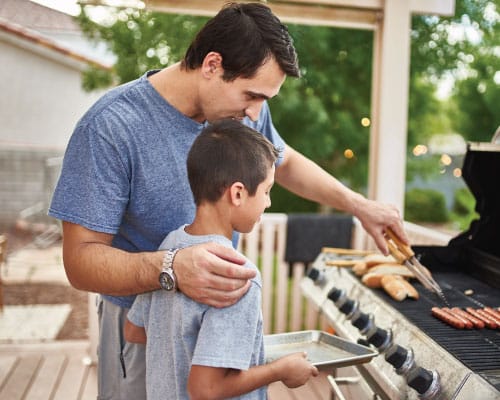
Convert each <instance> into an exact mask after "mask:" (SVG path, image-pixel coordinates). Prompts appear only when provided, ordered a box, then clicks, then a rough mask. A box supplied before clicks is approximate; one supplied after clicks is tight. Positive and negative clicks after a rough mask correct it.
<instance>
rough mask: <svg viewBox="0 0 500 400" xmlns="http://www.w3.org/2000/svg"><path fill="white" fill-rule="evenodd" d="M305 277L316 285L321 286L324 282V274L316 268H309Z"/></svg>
mask: <svg viewBox="0 0 500 400" xmlns="http://www.w3.org/2000/svg"><path fill="white" fill-rule="evenodd" d="M307 277H308V278H309V279H311V280H312V281H313V282H314V283H315V284H316V285H318V286H323V285H324V284H325V283H326V279H325V275H324V274H323V272H322V271H320V270H319V269H317V268H311V269H310V270H309V272H308V273H307Z"/></svg>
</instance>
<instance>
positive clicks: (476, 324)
mask: <svg viewBox="0 0 500 400" xmlns="http://www.w3.org/2000/svg"><path fill="white" fill-rule="evenodd" d="M451 311H453V313H454V314H456V315H460V316H461V317H462V318H466V319H468V320H469V321H470V322H472V323H473V324H474V328H476V329H483V328H484V322H483V321H481V320H480V319H478V318H476V317H474V316H473V315H472V314H469V313H468V312H467V311H464V310H462V309H461V308H459V307H453V308H452V309H451Z"/></svg>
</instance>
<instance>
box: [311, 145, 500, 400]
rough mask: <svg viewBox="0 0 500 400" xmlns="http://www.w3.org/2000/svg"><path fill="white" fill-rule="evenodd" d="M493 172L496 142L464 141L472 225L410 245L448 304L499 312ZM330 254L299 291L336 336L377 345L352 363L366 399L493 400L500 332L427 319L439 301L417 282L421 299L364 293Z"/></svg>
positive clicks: (497, 167) (498, 170)
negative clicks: (439, 241)
mask: <svg viewBox="0 0 500 400" xmlns="http://www.w3.org/2000/svg"><path fill="white" fill-rule="evenodd" d="M499 175H500V146H498V145H496V146H495V145H491V144H480V145H477V144H476V145H470V146H469V149H468V153H467V155H466V158H465V161H464V168H463V176H464V179H465V180H466V182H467V184H468V185H469V187H470V188H471V191H472V193H473V194H474V195H475V197H476V200H477V207H476V210H477V211H478V213H479V214H480V216H481V217H480V219H479V220H478V221H475V222H474V223H473V224H472V225H471V227H470V229H469V230H468V231H467V232H464V233H463V234H461V235H459V236H458V237H457V238H455V239H453V240H452V241H450V243H449V245H448V246H445V247H432V246H428V247H414V248H413V250H414V251H415V253H416V255H417V257H419V258H420V261H421V262H422V264H423V265H425V266H427V267H428V268H429V269H430V270H431V271H432V273H433V276H434V279H435V280H436V281H437V282H438V283H439V285H440V286H441V288H442V289H443V291H444V294H445V296H446V298H447V299H448V302H449V303H451V304H452V306H457V307H475V308H477V307H478V306H490V307H498V306H500V246H499V245H500V229H499V227H500V189H499V187H498V184H496V182H498V181H499V180H500V176H499ZM493 182H495V183H493ZM335 257H336V255H335V254H332V253H330V252H329V253H322V254H320V255H319V256H318V257H317V259H316V260H315V262H314V263H313V265H312V267H311V269H310V270H309V274H308V277H306V278H304V279H303V281H302V283H301V289H302V292H303V294H304V295H305V296H306V297H307V298H309V299H310V300H311V301H312V302H313V304H315V305H316V306H317V308H318V310H319V312H320V313H322V314H323V315H324V316H325V317H326V319H327V320H328V321H329V322H330V323H331V325H332V326H333V328H334V329H335V331H336V333H337V334H338V335H339V336H341V337H343V338H346V339H349V340H352V341H361V342H364V343H368V344H369V345H371V346H373V347H375V348H377V350H378V351H379V353H380V354H379V356H377V357H376V358H375V359H373V360H372V361H371V362H370V363H369V364H364V365H360V366H357V367H356V368H357V369H358V371H359V373H360V374H361V375H362V376H363V377H364V378H365V380H366V382H367V383H368V385H369V386H370V388H371V390H372V392H373V395H375V396H378V397H379V398H382V399H426V400H431V399H433V400H435V399H440V400H444V399H446V400H450V399H453V400H465V399H481V400H483V399H484V400H487V399H497V400H498V399H500V330H491V329H481V330H458V329H455V328H452V327H450V326H448V325H446V324H444V323H443V322H441V321H440V320H438V319H436V318H435V317H433V316H432V315H431V311H430V310H431V308H432V307H433V306H438V307H442V306H444V304H442V300H441V299H440V298H439V297H437V296H436V295H435V294H433V293H431V292H429V291H427V290H426V289H425V288H423V287H422V286H421V285H420V284H419V283H415V284H414V286H415V287H416V289H417V290H418V292H419V294H420V299H419V300H417V301H413V300H405V301H403V302H397V301H395V300H393V299H392V298H391V297H390V296H389V295H387V294H386V293H385V292H384V291H382V290H379V289H370V288H367V287H366V286H365V285H364V284H362V283H361V282H360V280H359V278H358V277H357V276H355V275H354V274H353V273H352V272H351V271H350V270H348V269H345V268H340V267H330V266H329V265H331V264H334V263H335ZM466 291H470V292H471V293H473V295H470V296H467V295H465V294H464V293H465V292H466Z"/></svg>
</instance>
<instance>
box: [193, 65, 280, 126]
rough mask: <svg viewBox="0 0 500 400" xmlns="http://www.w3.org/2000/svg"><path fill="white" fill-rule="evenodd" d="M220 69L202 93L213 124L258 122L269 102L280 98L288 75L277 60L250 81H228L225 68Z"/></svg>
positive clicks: (205, 113) (263, 66)
mask: <svg viewBox="0 0 500 400" xmlns="http://www.w3.org/2000/svg"><path fill="white" fill-rule="evenodd" d="M216 65H218V66H217V67H216V75H215V76H214V77H213V79H210V81H209V82H208V83H207V85H206V86H204V88H203V90H202V100H201V101H202V108H203V114H204V115H205V117H206V119H207V120H208V121H209V122H211V121H215V120H217V119H221V118H235V119H243V118H244V117H249V118H250V119H251V120H252V121H256V120H257V119H258V117H259V113H260V110H261V108H262V104H263V102H264V101H265V100H267V99H270V98H271V97H274V96H276V95H277V94H278V93H279V90H280V88H281V85H282V84H283V82H284V81H285V78H286V75H285V73H284V72H283V71H282V70H281V68H280V67H279V65H278V63H277V62H276V61H275V60H274V58H271V59H269V60H268V61H266V62H265V63H264V64H263V65H262V66H261V67H260V68H259V69H258V70H257V73H256V74H255V76H254V77H252V78H250V79H245V78H236V79H235V80H234V81H231V82H226V81H224V80H223V79H222V75H223V74H224V69H223V68H222V65H220V64H216Z"/></svg>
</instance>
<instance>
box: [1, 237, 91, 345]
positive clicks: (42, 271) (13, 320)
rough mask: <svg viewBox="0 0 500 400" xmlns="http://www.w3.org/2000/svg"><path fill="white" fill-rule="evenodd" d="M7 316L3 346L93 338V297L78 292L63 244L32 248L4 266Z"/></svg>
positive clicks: (14, 255) (24, 249)
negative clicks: (89, 321) (65, 264)
mask: <svg viewBox="0 0 500 400" xmlns="http://www.w3.org/2000/svg"><path fill="white" fill-rule="evenodd" d="M0 271H1V276H2V288H3V290H2V291H3V304H4V307H3V312H1V313H0V343H27V342H30V343H32V342H45V341H52V340H65V339H84V338H87V337H88V326H87V318H88V314H87V313H88V307H87V295H86V293H83V292H78V291H77V290H75V289H73V288H72V287H71V286H70V285H69V282H68V280H67V278H66V274H65V272H64V267H63V265H62V251H61V244H60V243H56V244H55V245H52V246H50V247H48V248H46V249H39V248H37V247H36V246H34V244H28V245H26V246H24V247H22V248H19V249H17V250H15V251H14V252H12V253H10V254H9V256H8V257H7V262H6V263H5V264H4V265H2V266H1V267H0Z"/></svg>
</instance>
